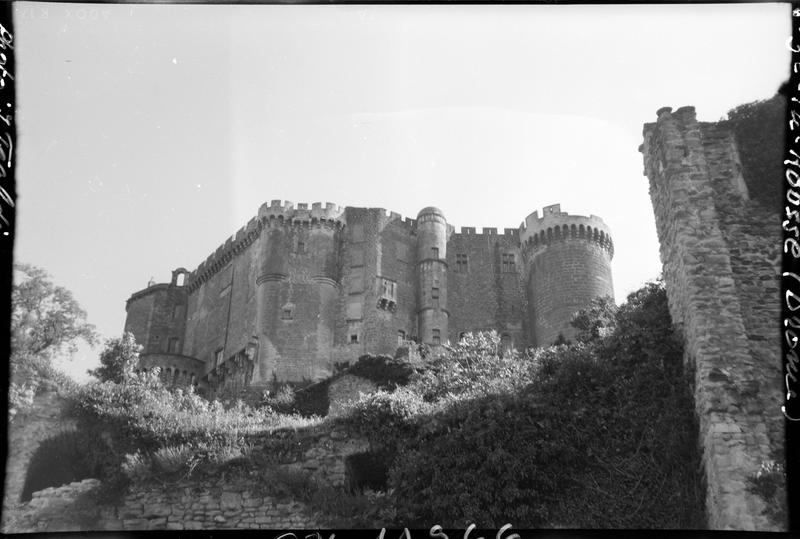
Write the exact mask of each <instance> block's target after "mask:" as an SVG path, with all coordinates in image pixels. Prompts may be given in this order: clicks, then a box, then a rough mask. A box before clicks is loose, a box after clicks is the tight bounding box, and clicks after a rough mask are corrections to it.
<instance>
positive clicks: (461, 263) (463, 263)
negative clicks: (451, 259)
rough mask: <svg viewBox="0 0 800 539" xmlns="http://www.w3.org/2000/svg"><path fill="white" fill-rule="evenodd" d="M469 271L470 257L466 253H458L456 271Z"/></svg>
mask: <svg viewBox="0 0 800 539" xmlns="http://www.w3.org/2000/svg"><path fill="white" fill-rule="evenodd" d="M468 271H469V259H468V258H467V255H466V253H457V254H456V273H467V272H468Z"/></svg>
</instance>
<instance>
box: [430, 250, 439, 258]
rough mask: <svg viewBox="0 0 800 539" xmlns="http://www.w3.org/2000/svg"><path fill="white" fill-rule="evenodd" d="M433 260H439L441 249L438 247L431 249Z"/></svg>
mask: <svg viewBox="0 0 800 539" xmlns="http://www.w3.org/2000/svg"><path fill="white" fill-rule="evenodd" d="M431 258H434V259H436V260H438V259H439V248H438V247H431Z"/></svg>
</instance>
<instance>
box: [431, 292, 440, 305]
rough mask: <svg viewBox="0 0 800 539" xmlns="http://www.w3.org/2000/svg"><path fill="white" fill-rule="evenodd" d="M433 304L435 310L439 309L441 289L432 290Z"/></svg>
mask: <svg viewBox="0 0 800 539" xmlns="http://www.w3.org/2000/svg"><path fill="white" fill-rule="evenodd" d="M431 303H433V307H434V308H435V309H438V308H439V289H438V288H436V287H433V288H431Z"/></svg>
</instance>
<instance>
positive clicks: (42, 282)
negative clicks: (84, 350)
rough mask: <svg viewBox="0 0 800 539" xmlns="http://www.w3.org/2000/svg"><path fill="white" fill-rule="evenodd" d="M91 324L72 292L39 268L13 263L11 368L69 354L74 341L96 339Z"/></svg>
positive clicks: (42, 364)
mask: <svg viewBox="0 0 800 539" xmlns="http://www.w3.org/2000/svg"><path fill="white" fill-rule="evenodd" d="M97 339H98V336H97V332H96V331H95V327H94V326H93V325H92V324H89V323H88V322H87V321H86V311H84V310H83V309H82V308H81V306H80V305H79V304H78V302H77V301H76V300H75V298H74V297H73V296H72V292H70V291H69V290H67V289H66V288H64V287H61V286H57V285H55V284H53V283H52V282H51V281H50V276H49V275H48V274H47V272H46V271H44V270H43V269H41V268H37V267H35V266H32V265H29V264H14V285H13V287H12V290H11V365H12V368H13V369H14V370H15V371H18V370H19V369H20V368H25V367H27V368H32V366H34V365H38V366H40V367H49V366H51V362H52V359H53V357H54V356H55V355H56V354H58V353H60V352H64V351H66V352H67V353H69V354H72V353H73V352H75V350H76V349H77V345H78V342H79V341H81V340H83V341H85V342H87V343H88V344H90V345H94V344H95V343H96V342H97Z"/></svg>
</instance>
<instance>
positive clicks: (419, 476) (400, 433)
mask: <svg viewBox="0 0 800 539" xmlns="http://www.w3.org/2000/svg"><path fill="white" fill-rule="evenodd" d="M576 325H577V326H578V329H579V337H578V341H579V342H578V343H576V344H574V345H570V346H557V347H551V348H547V349H539V350H536V351H534V352H533V353H530V354H526V355H520V354H516V353H514V354H508V355H505V354H504V355H503V357H501V356H500V355H498V348H499V346H498V345H499V339H498V338H497V335H496V334H480V335H472V336H468V337H467V338H466V339H464V340H463V341H462V342H461V343H458V344H457V345H454V346H451V347H448V348H445V349H444V352H443V353H440V354H439V355H436V357H434V358H433V359H432V361H431V363H430V364H429V366H428V367H427V369H425V370H424V371H423V372H420V373H418V374H415V375H414V376H412V377H411V381H410V383H409V384H408V385H407V386H406V387H404V388H401V389H399V390H397V391H395V392H394V393H386V392H380V393H377V394H375V395H372V396H369V397H365V398H362V399H361V400H360V401H359V402H357V403H356V404H355V405H354V406H353V408H352V409H351V415H350V421H351V422H353V424H355V425H356V426H358V427H359V429H360V430H361V431H362V432H364V433H366V434H367V435H368V436H369V438H370V441H371V442H372V444H373V446H377V447H382V448H384V449H385V450H387V451H389V453H390V454H392V455H395V459H394V463H393V465H392V467H391V470H390V474H389V487H390V489H389V490H388V491H387V492H391V493H392V494H391V495H390V496H389V497H390V499H391V501H392V504H393V507H394V508H395V509H396V511H397V513H396V516H397V520H398V522H403V524H404V525H406V524H408V525H413V526H417V525H426V524H427V523H430V522H432V521H435V522H437V523H441V524H442V525H443V526H446V527H463V526H466V525H467V524H468V523H469V522H473V521H480V522H482V523H485V524H486V525H488V526H495V527H497V526H500V525H502V524H504V523H505V522H508V521H513V522H514V523H515V525H518V526H521V527H551V526H566V527H580V528H583V527H590V528H591V527H620V528H632V527H633V528H635V527H641V528H654V527H655V528H662V527H665V528H667V527H703V521H704V516H703V510H702V507H703V503H704V495H703V488H702V478H701V477H700V475H699V474H698V469H699V467H700V465H699V463H700V460H699V455H698V452H697V440H696V436H697V426H696V424H695V422H694V412H693V405H692V398H691V394H690V393H689V389H688V387H689V385H688V383H687V380H686V379H685V378H684V377H683V375H682V365H681V362H682V349H681V346H680V343H679V341H678V340H677V339H676V338H675V336H674V334H673V331H672V326H671V322H670V318H669V313H668V310H667V303H666V294H665V292H664V288H663V286H662V285H661V284H659V283H651V284H648V285H647V286H645V287H644V288H643V289H641V290H639V291H638V292H636V293H634V294H631V295H630V296H629V297H628V301H627V302H626V303H625V304H624V305H623V306H621V307H620V308H619V309H615V308H614V307H613V305H612V304H611V303H610V302H608V301H598V302H595V304H594V305H593V306H592V307H591V308H590V309H589V310H587V311H586V312H583V313H579V314H578V316H576Z"/></svg>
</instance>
